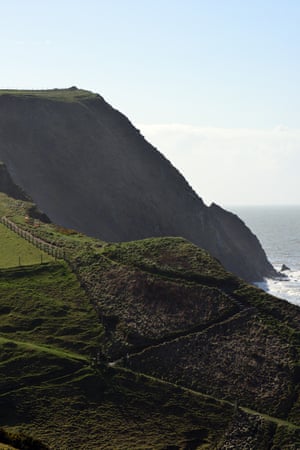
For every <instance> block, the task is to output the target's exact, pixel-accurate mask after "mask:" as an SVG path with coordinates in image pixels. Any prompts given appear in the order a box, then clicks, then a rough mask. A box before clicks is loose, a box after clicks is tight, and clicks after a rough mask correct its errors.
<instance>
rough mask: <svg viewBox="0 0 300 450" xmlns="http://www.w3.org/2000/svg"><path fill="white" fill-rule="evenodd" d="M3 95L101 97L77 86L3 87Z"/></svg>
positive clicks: (76, 99) (61, 98) (69, 99)
mask: <svg viewBox="0 0 300 450" xmlns="http://www.w3.org/2000/svg"><path fill="white" fill-rule="evenodd" d="M2 95H13V96H17V97H23V98H28V97H29V98H30V97H36V98H43V99H48V100H55V101H64V102H79V101H82V100H88V99H91V98H97V97H99V96H98V95H97V94H94V93H93V92H90V91H86V90H84V89H77V88H68V89H47V90H29V89H28V90H16V89H2V90H0V96H2Z"/></svg>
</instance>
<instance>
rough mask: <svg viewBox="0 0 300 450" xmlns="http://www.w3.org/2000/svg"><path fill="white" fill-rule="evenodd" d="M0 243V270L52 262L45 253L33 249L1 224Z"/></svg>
mask: <svg viewBox="0 0 300 450" xmlns="http://www.w3.org/2000/svg"><path fill="white" fill-rule="evenodd" d="M0 241H1V252H0V269H3V268H8V267H16V266H19V265H21V266H30V265H32V264H39V263H41V262H50V261H53V258H52V257H51V256H49V255H48V254H47V253H45V252H43V251H41V250H39V249H37V248H35V247H34V246H33V245H31V244H30V243H29V242H27V241H25V239H22V238H21V237H19V236H18V235H17V234H16V233H14V232H13V231H10V230H9V229H8V228H6V227H5V226H4V225H3V224H1V223H0Z"/></svg>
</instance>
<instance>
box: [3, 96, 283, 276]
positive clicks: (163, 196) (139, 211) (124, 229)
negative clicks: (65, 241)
mask: <svg viewBox="0 0 300 450" xmlns="http://www.w3.org/2000/svg"><path fill="white" fill-rule="evenodd" d="M0 160H2V161H3V162H4V163H5V164H6V165H7V168H8V170H9V172H10V174H11V176H12V178H13V179H14V181H15V182H16V183H17V184H18V185H19V186H21V187H22V189H24V190H25V191H26V193H28V194H29V195H30V197H32V199H33V200H34V202H36V203H37V205H38V207H39V208H40V209H42V210H43V211H44V212H45V213H46V214H47V215H48V216H49V217H50V219H51V220H53V221H54V222H56V223H58V224H60V225H62V226H65V227H68V228H73V229H76V230H79V231H82V232H84V233H86V234H88V235H91V236H95V237H98V238H101V239H103V240H106V241H129V240H133V239H141V238H145V237H151V236H182V237H184V238H186V239H188V240H190V241H192V242H193V243H195V244H196V245H198V246H200V247H203V248H204V249H206V250H208V251H209V252H211V254H212V255H213V256H215V257H217V258H218V259H219V260H220V261H221V262H222V263H223V264H224V266H225V267H226V268H227V269H229V270H230V271H233V272H235V273H236V274H237V275H239V276H241V277H243V278H245V279H246V280H248V281H256V280H260V279H261V278H262V277H265V276H272V275H275V271H274V269H273V267H272V266H271V265H270V263H269V262H268V261H267V258H266V255H265V253H264V251H263V249H262V247H261V245H260V243H259V242H258V240H257V239H256V237H255V236H254V235H253V234H252V233H251V232H250V230H249V229H248V228H247V227H246V226H245V225H244V224H243V222H241V221H240V220H239V219H238V218H237V217H236V216H234V215H232V214H230V213H228V212H227V211H224V210H223V209H221V208H220V207H217V206H215V205H212V206H211V207H207V206H206V205H205V204H204V203H203V201H202V200H201V198H199V197H198V196H197V194H196V193H195V192H194V191H193V190H192V188H191V187H190V186H189V185H188V183H187V182H186V180H185V179H184V178H183V176H182V175H181V174H180V173H179V172H178V170H177V169H175V168H174V167H173V166H172V165H171V163H170V162H169V161H168V160H167V159H166V158H165V157H164V156H163V155H162V154H161V153H159V152H158V151H157V150H156V149H155V148H154V147H153V146H151V145H150V144H149V143H148V142H147V141H146V140H145V139H144V138H143V137H142V136H141V134H140V133H139V131H138V130H137V129H135V128H134V127H133V126H132V124H131V123H130V122H129V120H128V119H127V118H126V117H125V116H124V115H122V114H121V113H119V112H118V111H116V110H115V109H113V108H112V107H111V106H110V105H109V104H107V103H106V102H105V101H104V99H103V98H102V97H100V96H99V95H96V94H92V93H90V92H87V91H82V90H78V89H76V88H71V89H66V90H52V91H1V92H0Z"/></svg>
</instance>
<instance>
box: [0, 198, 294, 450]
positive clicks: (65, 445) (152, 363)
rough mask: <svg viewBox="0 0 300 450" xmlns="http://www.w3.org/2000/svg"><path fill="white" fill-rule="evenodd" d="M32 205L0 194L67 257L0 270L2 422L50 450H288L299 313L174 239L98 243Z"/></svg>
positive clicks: (9, 209) (12, 212) (0, 238)
mask: <svg viewBox="0 0 300 450" xmlns="http://www.w3.org/2000/svg"><path fill="white" fill-rule="evenodd" d="M31 210H32V205H31V204H30V203H28V202H20V201H15V200H12V199H10V198H8V197H7V196H4V195H2V196H1V197H0V211H3V212H4V211H5V214H6V215H7V216H9V217H10V218H11V219H13V220H14V221H15V222H17V223H18V224H19V225H21V226H23V227H24V229H25V228H26V229H27V230H29V231H31V232H33V233H35V234H36V235H38V236H39V237H41V238H43V239H45V240H47V241H49V242H52V243H55V244H56V245H57V246H60V247H62V248H64V250H65V253H66V258H67V262H62V261H59V262H54V261H52V262H49V263H47V264H42V265H41V264H33V265H30V266H28V267H14V268H6V269H1V270H0V427H5V430H6V432H9V433H13V434H14V435H17V434H18V433H20V432H22V433H25V434H26V435H30V436H32V437H33V438H34V439H39V440H41V441H42V442H43V443H45V444H46V445H48V446H49V447H50V448H53V449H70V448H78V449H84V450H85V449H87V448H88V449H91V450H92V449H95V450H96V449H99V448H101V449H102V448H103V449H105V448H107V449H109V448H113V449H124V450H125V449H126V450H129V449H130V450H131V449H143V448H144V449H146V448H151V449H152V448H153V449H161V450H167V449H168V450H171V449H172V450H179V449H182V450H184V449H185V450H187V449H196V448H197V449H202V450H204V449H206V450H207V449H212V450H221V449H224V450H225V449H228V448H245V447H244V446H245V445H246V443H247V445H248V448H251V449H253V450H255V449H257V450H284V449H286V450H287V449H289V450H291V449H294V450H296V449H297V448H299V447H300V419H299V417H300V414H299V412H300V400H299V393H300V389H299V383H300V370H299V367H300V364H299V348H300V327H299V320H300V313H299V308H297V307H296V306H293V305H290V304H288V303H287V302H285V301H282V300H279V299H275V298H274V297H271V296H269V295H268V294H265V293H263V292H262V291H261V290H259V289H257V288H255V287H252V286H249V285H247V284H246V283H244V282H243V281H242V280H240V279H238V278H236V277H235V276H233V275H232V274H230V273H228V272H226V271H225V270H224V268H223V267H222V266H221V264H220V263H219V262H218V261H217V260H215V259H213V258H211V257H210V256H209V254H208V253H207V252H205V251H203V250H201V249H199V248H197V247H195V246H194V245H192V244H191V243H189V242H188V241H186V240H184V239H181V238H161V239H146V240H142V241H135V242H129V243H119V244H106V243H104V242H101V241H98V240H95V239H91V238H87V237H86V236H84V235H82V234H79V233H76V232H74V231H72V230H68V229H64V228H61V227H57V226H56V225H53V224H41V226H40V227H39V228H36V229H34V228H33V227H32V226H31V225H30V224H28V223H26V222H25V220H24V216H25V214H27V213H28V212H30V211H31ZM4 236H5V234H0V246H1V249H2V248H4V246H3V245H4V243H5V237H4ZM26 244H28V243H27V242H26ZM28 245H31V244H28ZM14 251H15V250H14ZM5 253H6V252H5ZM0 431H1V430H0ZM0 442H1V433H0ZM3 442H4V443H6V441H3ZM9 444H11V445H15V444H13V441H10V442H9ZM21 445H23V444H21ZM32 445H33V444H32ZM230 446H231V447H230ZM0 448H1V444H0ZM16 448H23V447H21V446H18V445H16ZM24 448H25V447H24ZM26 448H28V449H30V448H35V447H33V446H31V447H30V446H29V447H26Z"/></svg>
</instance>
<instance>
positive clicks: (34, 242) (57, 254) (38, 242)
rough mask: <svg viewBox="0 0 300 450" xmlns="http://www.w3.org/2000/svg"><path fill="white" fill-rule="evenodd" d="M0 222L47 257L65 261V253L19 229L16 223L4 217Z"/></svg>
mask: <svg viewBox="0 0 300 450" xmlns="http://www.w3.org/2000/svg"><path fill="white" fill-rule="evenodd" d="M0 222H1V223H2V224H3V225H5V226H6V227H7V228H9V229H10V230H11V231H14V232H15V233H17V234H18V235H19V236H21V237H22V238H23V239H26V241H28V242H30V243H31V244H32V245H34V246H35V247H37V248H39V249H40V250H42V251H44V252H45V253H47V254H48V255H51V256H53V257H54V258H55V259H64V260H67V257H66V253H65V251H64V250H63V249H62V248H60V247H57V246H56V245H53V244H50V243H49V242H47V241H44V240H43V239H40V238H38V237H36V236H34V234H32V233H30V232H29V231H26V230H23V228H21V227H19V226H18V225H17V224H16V223H14V222H13V221H12V220H10V219H8V218H7V217H5V216H3V217H1V219H0Z"/></svg>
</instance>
